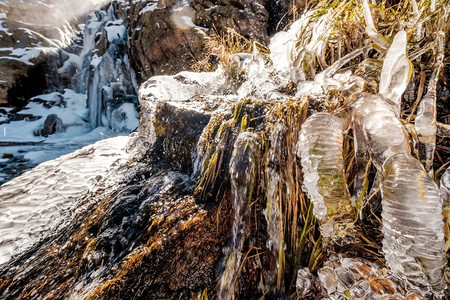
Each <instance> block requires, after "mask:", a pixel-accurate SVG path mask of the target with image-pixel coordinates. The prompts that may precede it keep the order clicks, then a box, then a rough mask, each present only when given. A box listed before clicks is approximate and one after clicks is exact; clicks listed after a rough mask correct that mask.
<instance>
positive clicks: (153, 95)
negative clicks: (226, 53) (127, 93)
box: [139, 69, 236, 139]
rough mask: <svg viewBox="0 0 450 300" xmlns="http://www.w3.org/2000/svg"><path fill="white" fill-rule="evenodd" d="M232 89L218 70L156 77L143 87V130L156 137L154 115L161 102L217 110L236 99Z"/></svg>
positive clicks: (141, 123)
mask: <svg viewBox="0 0 450 300" xmlns="http://www.w3.org/2000/svg"><path fill="white" fill-rule="evenodd" d="M231 92H233V91H232V90H230V89H229V87H228V84H227V82H226V77H225V76H224V74H223V71H222V70H220V69H219V70H217V71H216V72H207V73H206V72H205V73H194V72H181V73H178V74H176V75H174V76H154V77H152V78H150V79H149V80H147V81H146V82H145V83H143V84H142V85H141V87H140V88H139V103H140V104H141V108H140V109H141V114H140V116H141V119H140V128H139V133H140V135H141V136H143V137H147V138H150V139H152V138H153V137H154V136H155V134H154V132H155V131H154V127H153V118H154V113H155V109H156V107H157V105H158V104H159V103H161V102H163V103H169V104H173V105H175V106H177V107H180V108H183V109H187V110H193V111H214V110H217V109H219V108H220V107H229V105H227V103H230V102H232V101H235V100H236V96H235V95H230V93H231Z"/></svg>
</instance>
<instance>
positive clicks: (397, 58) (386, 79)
mask: <svg viewBox="0 0 450 300" xmlns="http://www.w3.org/2000/svg"><path fill="white" fill-rule="evenodd" d="M411 74H412V64H411V62H410V61H409V60H408V58H407V57H406V32H405V31H403V30H402V31H399V32H398V33H397V34H396V35H395V37H394V40H393V42H392V45H391V46H390V47H389V50H388V52H387V54H386V58H385V59H384V62H383V68H382V70H381V75H380V85H379V86H380V87H379V93H380V94H382V95H384V96H385V97H386V98H387V99H389V101H391V102H392V104H393V105H394V109H395V112H396V113H397V115H398V114H399V112H400V104H401V100H402V95H403V92H404V91H405V89H406V86H407V85H408V83H409V79H410V77H411Z"/></svg>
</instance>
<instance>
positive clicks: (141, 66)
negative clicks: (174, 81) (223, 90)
mask: <svg viewBox="0 0 450 300" xmlns="http://www.w3.org/2000/svg"><path fill="white" fill-rule="evenodd" d="M274 2H275V1H269V0H257V1H250V0H236V1H229V0H210V1H209V0H189V1H155V0H142V1H132V2H131V3H130V9H129V11H128V12H127V15H128V26H127V27H128V28H129V31H130V40H129V43H128V49H129V52H130V57H131V60H132V62H133V66H134V68H135V70H136V71H137V72H138V76H139V79H140V80H141V81H144V80H145V79H147V78H149V77H151V76H154V75H161V74H175V73H178V72H180V71H184V70H189V69H190V68H191V66H192V65H193V64H194V63H195V62H197V61H198V60H201V59H202V58H203V56H204V54H205V50H204V43H205V37H206V36H207V35H208V34H210V33H211V31H212V30H215V31H216V32H217V33H218V34H224V33H226V32H227V30H229V29H232V30H235V31H236V32H237V33H239V34H241V35H242V36H244V37H246V38H250V39H253V40H256V41H258V42H260V43H263V44H266V43H267V42H268V40H269V35H268V30H270V32H271V33H273V32H274V31H275V30H276V26H275V25H274V24H277V23H278V21H279V19H280V18H281V17H282V16H283V15H285V13H286V12H287V11H288V10H289V8H290V4H289V2H290V1H287V0H285V1H281V2H280V1H276V3H274ZM268 9H269V10H270V12H269V10H268ZM271 13H272V15H270V14H271ZM269 21H270V22H271V23H272V25H270V26H269ZM279 29H281V28H279Z"/></svg>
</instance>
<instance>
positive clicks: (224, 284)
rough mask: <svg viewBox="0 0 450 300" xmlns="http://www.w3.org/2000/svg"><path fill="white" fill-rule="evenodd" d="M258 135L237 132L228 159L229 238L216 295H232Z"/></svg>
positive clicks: (253, 172) (255, 164)
mask: <svg viewBox="0 0 450 300" xmlns="http://www.w3.org/2000/svg"><path fill="white" fill-rule="evenodd" d="M258 154H259V136H258V135H257V134H255V133H252V132H243V133H241V134H239V136H238V138H237V139H236V142H235V143H234V147H233V154H232V157H231V161H230V177H231V188H232V192H233V203H232V204H233V210H234V222H233V241H232V246H231V249H230V250H229V253H228V256H227V258H226V264H225V270H224V272H223V273H222V276H221V278H220V286H219V288H220V290H219V292H218V298H219V299H231V298H234V297H233V295H234V289H235V286H234V282H235V277H236V276H237V275H238V274H237V271H238V268H239V266H240V265H241V259H242V250H243V247H244V242H245V232H244V231H245V228H246V213H247V206H248V205H249V203H248V202H249V200H250V199H251V197H252V192H253V188H254V186H255V184H256V182H255V178H256V168H257V157H258Z"/></svg>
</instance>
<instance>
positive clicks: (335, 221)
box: [297, 113, 355, 239]
mask: <svg viewBox="0 0 450 300" xmlns="http://www.w3.org/2000/svg"><path fill="white" fill-rule="evenodd" d="M344 127H345V122H344V121H343V120H341V119H340V118H338V117H336V116H333V115H331V114H329V113H317V114H314V115H312V116H311V117H309V118H308V119H307V120H306V122H305V123H304V124H303V126H302V130H301V131H300V137H299V141H298V152H297V154H298V156H299V157H300V158H301V164H302V168H303V173H304V174H305V176H304V179H303V186H304V189H305V191H306V192H307V193H308V196H309V198H310V199H311V202H312V203H313V204H314V215H315V216H316V217H317V218H318V219H319V220H320V231H321V234H322V236H324V237H326V238H329V237H332V238H334V239H336V238H338V237H344V236H345V235H347V233H348V230H349V228H347V227H351V226H352V224H353V222H354V221H355V210H354V209H353V207H352V202H351V199H350V193H349V191H348V187H347V182H346V178H345V174H344V173H345V166H344V157H343V153H342V152H343V148H342V147H343V143H344V135H343V132H344Z"/></svg>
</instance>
